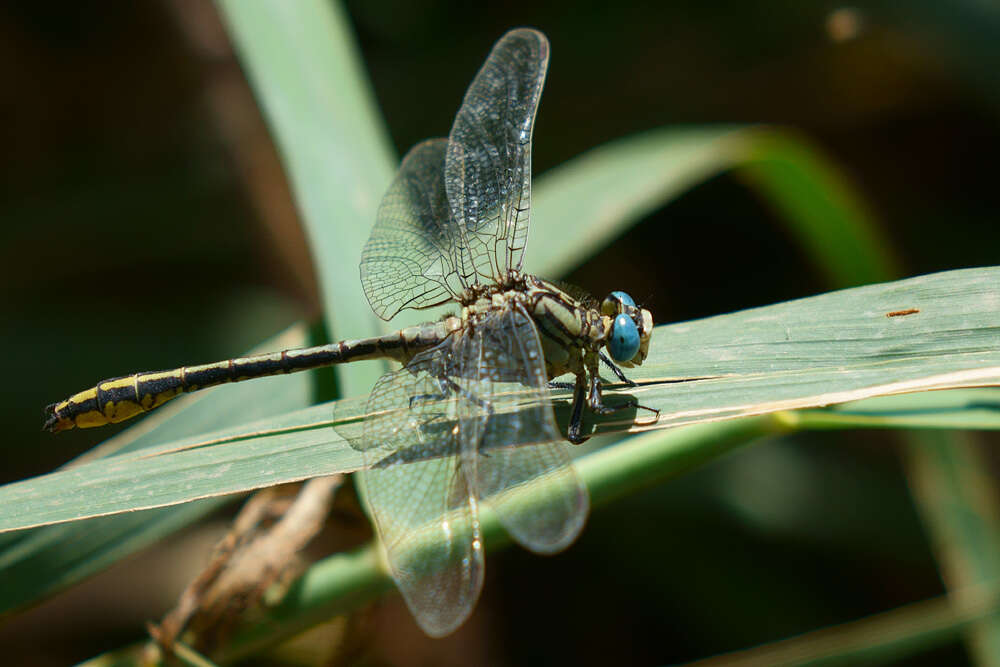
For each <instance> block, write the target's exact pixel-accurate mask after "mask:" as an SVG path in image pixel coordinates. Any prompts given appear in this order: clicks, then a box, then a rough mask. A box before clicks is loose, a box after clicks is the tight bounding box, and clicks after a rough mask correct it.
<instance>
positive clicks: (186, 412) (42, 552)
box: [0, 327, 313, 613]
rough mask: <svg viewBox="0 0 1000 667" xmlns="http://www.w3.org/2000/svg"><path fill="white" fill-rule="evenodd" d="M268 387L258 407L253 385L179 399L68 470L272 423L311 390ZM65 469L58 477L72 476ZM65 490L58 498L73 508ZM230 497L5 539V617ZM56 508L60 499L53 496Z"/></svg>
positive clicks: (295, 383)
mask: <svg viewBox="0 0 1000 667" xmlns="http://www.w3.org/2000/svg"><path fill="white" fill-rule="evenodd" d="M308 342H309V340H308V338H307V336H306V331H305V329H304V328H302V327H293V328H292V329H290V330H288V331H287V332H285V333H284V334H282V335H281V336H277V337H275V338H273V339H271V340H269V341H267V342H266V343H264V345H263V346H262V347H266V348H268V349H274V348H275V347H278V348H281V347H287V346H293V347H294V346H300V345H303V344H306V343H308ZM276 380H277V381H276V382H274V383H272V384H270V387H271V388H272V389H273V394H271V395H270V399H269V400H266V401H261V400H259V398H260V397H259V392H260V391H261V388H259V387H253V386H252V385H253V384H254V383H252V382H251V383H242V385H241V384H236V385H231V386H230V387H228V388H227V389H228V390H227V391H223V392H212V393H213V394H216V395H211V394H192V395H190V396H184V397H182V398H178V399H175V400H174V401H173V403H171V404H168V405H166V406H164V407H163V408H162V409H161V410H157V413H159V414H157V413H154V414H152V415H150V416H149V417H148V418H147V419H145V420H143V421H142V422H141V423H140V424H138V425H137V426H135V427H133V428H130V429H128V430H126V431H123V432H121V433H120V434H118V435H116V436H114V437H112V438H110V439H108V440H107V441H105V443H104V444H103V445H101V446H99V447H97V448H95V449H94V450H91V451H90V452H88V453H87V454H85V455H84V456H81V457H80V458H79V459H77V461H75V462H74V463H73V464H71V465H76V466H82V465H85V464H87V463H88V462H90V464H91V465H92V466H101V465H104V461H103V460H101V461H98V462H96V463H95V462H94V461H95V460H98V459H102V457H108V456H114V455H117V456H127V455H129V454H130V453H132V455H134V456H140V455H141V454H138V452H142V451H148V450H149V448H150V447H152V446H155V445H156V444H157V443H163V442H172V441H175V440H177V439H179V438H186V437H193V436H194V437H197V436H195V435H194V434H197V433H201V432H204V431H206V430H211V429H214V428H220V427H223V426H226V425H232V424H239V423H241V421H243V420H245V419H247V418H254V417H257V418H268V417H269V416H270V415H276V414H283V413H286V412H288V411H290V410H295V409H296V408H299V407H301V406H302V405H306V404H308V403H309V402H310V401H311V399H312V395H313V387H312V382H311V380H310V378H309V377H308V376H307V375H303V374H299V375H286V376H282V377H279V378H276ZM71 469H72V467H70V468H64V469H63V470H62V471H61V472H57V473H55V474H64V473H66V472H68V470H71ZM67 488H69V487H64V488H63V489H62V491H61V492H60V493H59V495H61V496H62V498H63V501H64V502H70V501H69V499H68V497H69V496H70V495H71V494H70V493H68V492H67ZM226 500H227V499H226V498H216V499H210V500H205V501H202V502H199V503H191V504H188V505H184V506H182V507H167V508H162V509H155V510H151V511H148V512H137V513H128V514H120V515H117V516H108V517H102V518H95V519H91V520H87V521H79V522H74V523H70V524H65V525H59V526H47V527H42V528H38V529H36V530H31V531H20V532H16V533H7V534H4V535H0V581H5V582H8V584H7V585H4V586H0V613H4V612H8V611H10V610H11V609H15V608H17V607H20V606H23V605H26V604H28V603H30V602H33V601H35V600H37V599H39V598H41V597H44V596H47V595H51V594H53V593H55V592H57V591H58V590H60V589H62V588H65V587H67V586H69V585H71V584H73V583H75V582H77V581H80V580H81V579H83V578H85V577H87V576H90V575H92V574H94V573H96V572H98V571H100V570H102V569H104V568H105V567H107V566H108V565H111V564H112V563H114V562H115V561H117V560H119V559H121V558H123V557H125V556H127V555H128V554H130V553H132V552H134V551H136V550H138V549H141V548H142V547H145V546H147V545H149V544H152V543H153V542H155V541H156V540H157V539H160V538H161V537H164V536H166V535H169V534H171V533H172V532H174V531H175V530H177V529H179V528H181V527H183V526H185V525H187V524H189V523H191V522H193V521H195V520H197V519H198V518H200V517H201V516H204V515H205V514H207V513H208V512H210V511H212V510H213V509H214V508H216V507H218V505H219V504H220V503H221V502H225V501H226ZM53 501H54V502H57V501H58V499H57V498H56V497H53Z"/></svg>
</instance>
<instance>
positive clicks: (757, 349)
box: [0, 267, 1000, 530]
mask: <svg viewBox="0 0 1000 667" xmlns="http://www.w3.org/2000/svg"><path fill="white" fill-rule="evenodd" d="M903 308H912V309H917V310H919V312H918V313H913V314H910V315H906V316H900V317H887V313H891V312H893V311H898V310H900V309H903ZM998 331H1000V267H994V268H984V269H965V270H961V271H950V272H945V273H939V274H932V275H929V276H921V277H917V278H911V279H908V280H903V281H899V282H895V283H884V284H880V285H869V286H865V287H858V288H853V289H849V290H843V291H840V292H831V293H828V294H822V295H819V296H815V297H810V298H808V299H799V300H796V301H790V302H786V303H780V304H776V305H773V306H767V307H763V308H754V309H751V310H746V311H740V312H737V313H731V314H729V315H719V316H716V317H710V318H706V319H703V320H697V321H693V322H684V323H679V324H674V325H669V326H662V327H659V328H657V329H656V333H655V335H654V337H653V344H652V345H651V347H650V354H649V357H648V358H647V360H646V363H645V364H644V365H643V366H642V367H641V368H638V369H635V370H634V372H633V373H632V375H633V378H634V379H635V380H636V381H638V382H639V383H640V385H641V386H639V387H637V388H634V389H631V390H629V393H630V394H632V395H634V396H635V397H637V398H638V399H639V401H640V402H641V403H642V404H643V405H647V406H650V407H652V408H656V409H659V410H660V417H659V420H658V421H657V422H656V424H655V425H654V424H649V423H648V418H647V416H646V415H645V414H644V413H643V412H642V411H640V412H639V413H638V414H636V415H628V416H622V415H613V416H611V417H608V418H606V419H603V420H601V422H600V424H599V431H600V432H604V431H610V432H620V431H623V430H633V431H635V430H644V429H648V428H654V427H655V428H666V427H668V426H679V425H683V424H694V423H699V422H705V421H715V420H723V419H733V418H737V417H749V416H753V415H758V414H765V413H770V412H777V411H784V410H791V409H800V408H810V407H817V406H824V405H830V404H835V403H842V402H845V401H856V400H860V399H864V398H871V397H875V396H883V395H889V394H901V393H907V392H916V391H926V390H931V389H955V388H963V387H975V386H990V385H997V384H1000V346H997V344H996V341H997V332H998ZM690 378H704V379H701V380H697V381H679V380H683V379H690ZM268 381H269V380H261V381H260V382H268ZM223 389H225V388H223ZM216 391H221V390H216ZM562 398H566V397H565V396H562ZM612 400H613V399H612ZM363 403H364V401H363V399H351V400H350V401H347V402H345V403H344V405H343V407H342V408H340V409H339V412H338V414H339V415H341V418H343V419H345V420H348V419H355V418H357V419H360V418H362V417H363ZM566 409H567V405H566V402H565V401H560V402H559V404H558V405H557V416H559V417H560V418H561V419H565V411H566ZM329 414H330V408H329V406H326V405H320V406H314V407H313V408H309V409H306V410H304V411H301V412H299V413H295V414H291V415H283V416H281V417H278V418H272V419H270V420H267V421H265V422H262V423H258V424H251V425H247V426H243V427H241V428H240V429H239V430H235V431H227V432H225V433H220V434H218V437H217V438H211V439H209V440H206V439H205V437H203V436H197V437H194V438H191V439H189V440H187V441H183V440H182V441H176V442H172V443H167V444H164V445H159V446H157V447H154V448H150V449H147V450H144V451H143V452H140V453H132V454H125V455H121V456H117V457H115V458H113V459H111V460H110V461H102V462H98V463H95V464H85V465H82V466H79V467H76V468H72V469H69V470H64V471H59V472H56V473H52V474H50V475H45V476H42V477H38V478H34V479H31V480H26V481H23V482H18V483H16V484H10V485H7V486H5V487H2V488H0V507H2V508H3V512H2V515H0V530H13V529H17V528H23V527H27V526H33V525H39V524H45V523H53V522H59V521H69V520H74V519H78V518H82V517H87V516H97V515H103V514H109V513H114V512H122V511H128V510H134V509H140V508H149V507H156V506H161V505H165V504H171V503H177V502H183V501H186V500H192V499H196V498H204V497H209V496H213V495H219V494H226V493H233V492H236V491H242V490H247V489H251V488H256V487H260V486H266V485H269V484H277V483H280V482H285V481H291V480H296V479H303V478H306V477H311V476H317V475H325V474H332V473H335V472H348V471H351V470H355V469H357V468H358V467H359V466H360V465H361V461H360V457H359V456H358V454H357V453H356V452H354V451H353V450H352V449H351V448H350V447H349V446H347V445H346V444H345V443H344V442H343V441H342V440H341V439H340V438H339V436H338V435H337V434H336V433H335V432H334V431H333V429H332V428H331V427H330V426H329V424H330V421H329ZM309 425H313V426H312V427H309ZM276 428H277V429H284V431H282V432H281V433H272V434H263V433H261V432H262V431H268V430H273V429H276ZM224 436H225V437H228V438H230V439H229V440H227V441H223V440H224ZM233 437H239V438H240V439H236V440H232V439H231V438H233ZM705 446H711V445H710V443H706V445H705ZM67 489H73V491H72V492H71V493H67V491H66V490H67Z"/></svg>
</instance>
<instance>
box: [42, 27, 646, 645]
mask: <svg viewBox="0 0 1000 667" xmlns="http://www.w3.org/2000/svg"><path fill="white" fill-rule="evenodd" d="M548 57H549V45H548V40H547V39H546V38H545V36H544V35H543V34H542V33H541V32H538V31H537V30H534V29H530V28H521V29H516V30H512V31H510V32H508V33H507V34H506V35H504V36H503V37H502V38H501V39H500V40H499V41H498V42H497V43H496V44H495V45H494V47H493V49H492V51H491V52H490V54H489V56H488V57H487V59H486V62H485V63H484V64H483V66H482V68H481V69H480V70H479V72H478V73H477V75H476V77H475V78H474V80H473V81H472V84H471V85H470V87H469V89H468V91H467V92H466V95H465V98H464V100H463V102H462V105H461V107H460V108H459V111H458V113H457V115H456V117H455V121H454V124H453V126H452V128H451V132H450V134H449V136H448V137H447V138H437V139H430V140H427V141H424V142H422V143H420V144H418V145H416V146H415V147H413V148H412V149H411V150H410V151H409V153H408V154H407V155H406V156H405V158H404V159H403V161H402V164H401V166H400V168H399V172H398V174H397V175H396V177H395V179H394V181H393V182H392V184H391V185H390V187H389V189H388V191H387V192H386V194H385V196H384V198H383V200H382V202H381V205H380V207H379V209H378V213H377V216H376V221H375V225H374V227H373V229H372V232H371V236H370V238H369V239H368V242H367V244H366V245H365V247H364V250H363V252H362V255H361V283H362V286H363V289H364V292H365V295H366V297H367V298H368V302H369V304H370V305H371V307H372V309H373V310H374V312H375V313H376V314H377V315H378V316H379V317H381V318H383V319H385V320H390V319H391V318H392V317H393V316H395V315H396V314H397V313H399V312H400V311H401V310H403V309H407V308H409V309H417V310H423V309H428V308H432V307H436V306H441V305H446V304H451V305H453V306H457V307H458V308H460V311H459V312H458V314H453V315H449V316H445V317H443V318H441V319H439V320H437V321H433V322H428V323H426V324H423V325H419V326H414V327H408V328H404V329H401V330H399V331H397V332H395V333H392V334H388V335H384V336H378V337H373V338H366V339H361V340H347V341H341V342H337V343H332V344H329V345H323V346H318V347H311V348H303V349H296V350H284V351H281V352H275V353H270V354H263V355H256V356H249V357H242V358H236V359H229V360H226V361H221V362H217V363H211V364H204V365H200V366H186V367H182V368H177V369H173V370H168V371H157V372H145V373H137V374H134V375H130V376H126V377H121V378H112V379H109V380H105V381H102V382H99V383H98V384H97V385H96V386H94V387H92V388H90V389H87V390H85V391H82V392H79V393H77V394H75V395H73V396H71V397H70V398H68V399H66V400H64V401H62V402H60V403H57V404H53V405H51V406H49V407H48V408H47V410H48V414H47V419H46V422H45V427H46V428H48V429H49V430H52V431H62V430H66V429H70V428H74V427H81V428H86V427H92V426H100V425H103V424H108V423H115V422H120V421H124V420H126V419H129V418H131V417H134V416H136V415H138V414H141V413H143V412H147V411H149V410H152V409H154V408H156V407H157V406H159V405H162V404H163V403H165V402H166V401H168V400H170V399H172V398H174V397H175V396H178V395H180V394H182V393H186V392H190V391H195V390H198V389H202V388H206V387H210V386H214V385H218V384H222V383H227V382H235V381H241V380H246V379H251V378H256V377H262V376H266V375H275V374H279V373H291V372H295V371H300V370H306V369H311V368H317V367H320V366H326V365H330V364H338V363H343V362H348V361H355V360H362V359H377V358H383V359H384V358H388V359H392V360H395V361H398V362H400V363H401V364H402V367H401V368H400V369H398V370H394V371H390V372H388V373H386V374H385V375H383V376H382V377H381V378H380V379H379V380H378V381H377V382H376V384H375V387H374V388H373V389H372V391H371V394H370V396H369V399H368V403H367V406H366V411H365V418H364V419H363V421H362V423H361V425H360V428H353V429H349V428H346V427H344V428H340V433H341V434H342V435H343V436H344V438H345V439H346V440H348V442H349V443H350V446H351V447H353V448H354V449H356V450H357V451H359V452H360V453H361V455H362V458H363V459H364V463H365V470H364V473H365V486H366V491H367V502H368V505H369V509H370V514H371V516H372V517H373V518H374V523H375V528H376V532H377V534H378V536H379V538H380V542H381V543H382V544H383V545H384V547H385V554H386V560H387V562H388V565H389V568H390V570H391V573H392V576H393V578H394V579H395V581H396V583H397V585H398V587H399V589H400V591H401V592H402V595H403V597H404V599H405V601H406V603H407V604H408V606H409V608H410V610H411V611H412V612H413V614H414V617H415V618H416V620H417V622H418V624H419V625H420V626H421V628H422V629H423V630H424V631H425V632H427V633H428V634H429V635H431V636H435V637H439V636H444V635H446V634H449V633H450V632H452V631H454V630H455V629H456V628H457V627H458V626H459V625H461V624H462V622H463V621H464V620H465V619H466V618H467V617H468V616H469V614H470V613H471V612H472V610H473V608H474V606H475V603H476V601H477V599H478V597H479V593H480V590H481V588H482V584H483V573H484V544H483V535H482V526H481V523H480V507H481V505H482V504H485V505H488V506H489V507H490V508H491V509H492V510H493V511H494V512H495V513H496V515H497V517H498V518H499V520H500V522H501V524H502V525H503V527H504V528H505V529H506V531H507V532H508V533H509V534H510V535H511V536H512V537H513V538H514V540H516V541H517V542H518V543H520V544H521V545H523V546H524V547H526V548H528V549H529V550H531V551H533V552H536V553H541V554H551V553H555V552H558V551H560V550H562V549H563V548H565V547H567V546H568V545H569V544H570V543H572V542H573V541H574V540H575V539H576V537H577V536H578V535H579V533H580V531H581V530H582V527H583V524H584V521H585V519H586V517H587V514H588V511H589V499H588V495H587V491H586V487H585V486H584V485H583V483H582V481H581V480H580V478H579V476H578V475H577V473H576V471H575V470H574V468H573V465H572V462H571V461H572V460H571V457H570V454H569V451H568V447H567V446H566V442H565V440H568V441H569V442H571V443H580V442H583V441H584V440H586V439H587V437H588V436H587V434H585V433H584V431H583V415H584V408H585V407H586V408H588V409H589V411H590V412H592V413H595V414H599V415H606V414H610V413H612V412H616V411H618V410H623V409H626V408H633V409H634V408H637V407H642V406H639V405H638V403H637V401H636V400H635V399H634V398H630V399H629V400H627V401H625V402H624V403H622V404H620V405H615V406H608V405H606V404H605V402H604V399H603V394H602V389H603V383H604V381H603V380H602V378H601V376H600V373H599V367H600V366H601V365H602V364H603V365H604V367H606V368H608V369H610V370H611V372H613V374H614V375H615V376H616V377H617V378H618V380H620V381H621V382H623V383H625V384H626V385H628V386H635V385H634V383H632V382H631V381H630V380H628V378H627V377H626V376H625V374H624V372H623V370H622V368H632V367H635V366H638V365H640V364H642V362H643V360H644V359H645V358H646V355H647V352H648V348H649V341H650V337H651V334H652V330H653V319H652V315H651V314H650V312H649V311H648V310H646V309H644V308H640V307H638V306H636V304H635V302H634V300H633V299H632V298H631V297H630V296H629V295H628V294H627V293H625V292H620V291H616V292H612V293H610V294H609V295H608V297H606V298H605V299H603V300H602V301H600V302H599V301H597V300H596V299H594V298H592V297H590V296H588V295H586V294H584V293H583V292H582V290H579V289H577V288H573V287H570V286H567V285H563V284H561V283H557V282H554V281H547V280H544V279H542V278H538V277H536V276H533V275H530V274H527V273H523V272H522V271H521V264H522V259H523V254H524V249H525V246H526V241H527V236H528V223H529V218H530V211H531V140H532V130H533V126H534V120H535V114H536V111H537V108H538V102H539V99H540V97H541V93H542V87H543V84H544V80H545V74H546V70H547V67H548ZM567 374H571V375H572V376H573V381H572V382H558V381H556V380H555V378H558V377H559V376H562V375H567ZM553 388H556V389H569V390H572V404H571V408H570V413H569V421H568V426H567V429H566V434H565V436H564V435H563V434H562V433H561V432H560V431H559V429H558V428H557V426H556V422H555V419H554V413H553V408H552V401H551V398H550V393H549V392H550V389H553ZM654 412H655V411H654ZM335 422H336V420H335Z"/></svg>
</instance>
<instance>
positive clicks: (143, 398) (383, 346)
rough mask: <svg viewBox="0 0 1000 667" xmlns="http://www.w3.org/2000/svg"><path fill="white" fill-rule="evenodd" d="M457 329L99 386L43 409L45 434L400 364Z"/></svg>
mask: <svg viewBox="0 0 1000 667" xmlns="http://www.w3.org/2000/svg"><path fill="white" fill-rule="evenodd" d="M460 324H461V321H460V320H459V319H458V318H454V317H451V318H447V319H445V320H442V321H440V322H435V323H431V324H424V325H420V326H416V327H410V328H407V329H402V330H401V331H397V332H396V333H392V334H388V335H386V336H380V337H377V338H364V339H361V340H347V341H341V342H339V343H332V344H330V345H321V346H319V347H309V348H302V349H298V350H284V351H281V352H274V353H270V354H259V355H254V356H250V357H239V358H236V359H227V360H226V361H219V362H216V363H212V364H203V365H201V366H184V367H181V368H175V369H173V370H169V371H152V372H147V373H136V374H135V375H127V376H125V377H119V378H111V379H109V380H102V381H101V382H98V383H97V385H95V386H93V387H91V388H90V389H85V390H84V391H81V392H78V393H76V394H73V395H72V396H70V397H69V398H67V399H66V400H65V401H61V402H59V403H54V404H52V405H50V406H48V407H47V408H46V418H45V424H44V428H46V429H47V430H49V431H53V432H58V431H66V430H69V429H71V428H91V427H94V426H104V425H106V424H117V423H118V422H122V421H125V420H126V419H131V418H132V417H135V416H136V415H139V414H142V413H143V412H149V411H150V410H153V409H155V408H158V407H159V406H161V405H163V404H164V403H166V402H167V401H169V400H170V399H172V398H175V397H176V396H180V395H181V394H185V393H189V392H192V391H197V390H199V389H205V388H207V387H214V386H216V385H220V384H226V383H228V382H241V381H243V380H250V379H253V378H259V377H266V376H269V375H281V374H284V373H295V372H297V371H304V370H309V369H313V368H321V367H323V366H329V365H331V364H339V363H344V362H347V361H357V360H361V359H381V358H388V359H394V360H396V361H399V362H402V363H405V362H407V361H409V359H410V358H412V357H413V355H414V354H416V353H417V352H420V351H422V350H425V349H427V348H428V347H431V346H433V345H435V344H437V343H439V342H441V341H442V340H443V339H444V337H446V336H447V335H449V334H450V333H451V332H452V331H454V330H455V329H457V328H458V327H459V326H460Z"/></svg>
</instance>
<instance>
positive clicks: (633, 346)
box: [601, 292, 653, 368]
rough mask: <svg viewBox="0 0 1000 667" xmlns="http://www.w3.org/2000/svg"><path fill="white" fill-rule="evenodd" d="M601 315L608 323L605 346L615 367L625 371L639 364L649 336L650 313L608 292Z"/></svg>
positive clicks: (617, 293) (651, 326) (629, 297)
mask: <svg viewBox="0 0 1000 667" xmlns="http://www.w3.org/2000/svg"><path fill="white" fill-rule="evenodd" d="M601 314H602V315H604V316H605V317H607V318H608V319H609V320H610V327H609V328H608V336H607V338H606V339H605V345H606V347H607V348H608V354H610V355H611V358H612V359H614V361H615V363H617V364H620V365H622V366H624V367H626V368H632V367H633V366H638V365H640V364H642V362H643V361H645V360H646V354H648V352H649V339H650V336H652V334H653V315H652V313H650V312H649V311H648V310H646V309H645V308H639V307H638V306H636V305H635V301H633V300H632V297H631V296H629V295H628V294H626V293H625V292H612V293H611V294H609V295H608V296H607V297H605V299H604V301H603V302H602V303H601Z"/></svg>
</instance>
